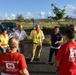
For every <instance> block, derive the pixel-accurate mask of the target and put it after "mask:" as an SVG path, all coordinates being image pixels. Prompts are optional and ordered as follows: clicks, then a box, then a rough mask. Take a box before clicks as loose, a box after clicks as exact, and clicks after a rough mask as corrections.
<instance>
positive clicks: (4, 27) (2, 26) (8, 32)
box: [0, 24, 13, 37]
mask: <svg viewBox="0 0 76 75" xmlns="http://www.w3.org/2000/svg"><path fill="white" fill-rule="evenodd" d="M3 29H6V30H7V34H8V35H9V36H10V37H12V36H13V31H11V30H9V29H7V28H6V26H4V25H3V24H0V34H1V33H2V30H3Z"/></svg>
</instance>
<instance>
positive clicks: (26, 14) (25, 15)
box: [22, 12, 34, 19]
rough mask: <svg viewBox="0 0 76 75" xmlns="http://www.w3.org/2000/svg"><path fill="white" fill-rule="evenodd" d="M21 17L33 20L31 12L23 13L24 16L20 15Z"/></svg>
mask: <svg viewBox="0 0 76 75" xmlns="http://www.w3.org/2000/svg"><path fill="white" fill-rule="evenodd" d="M22 15H23V17H24V18H25V19H30V18H33V17H34V16H33V13H31V12H27V13H24V14H22Z"/></svg>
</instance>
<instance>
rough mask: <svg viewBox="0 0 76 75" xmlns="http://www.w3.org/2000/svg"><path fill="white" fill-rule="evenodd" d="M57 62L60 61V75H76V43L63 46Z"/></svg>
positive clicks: (56, 58)
mask: <svg viewBox="0 0 76 75" xmlns="http://www.w3.org/2000/svg"><path fill="white" fill-rule="evenodd" d="M55 60H57V61H60V67H59V68H58V72H59V74H60V75H76V42H67V43H66V44H64V45H62V46H61V48H60V49H59V51H58V54H57V56H56V57H55Z"/></svg>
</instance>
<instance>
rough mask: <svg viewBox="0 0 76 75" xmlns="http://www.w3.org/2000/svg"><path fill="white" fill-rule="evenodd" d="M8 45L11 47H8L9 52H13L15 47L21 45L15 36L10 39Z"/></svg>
mask: <svg viewBox="0 0 76 75" xmlns="http://www.w3.org/2000/svg"><path fill="white" fill-rule="evenodd" d="M8 45H9V47H8V49H7V51H6V52H7V53H11V51H12V50H13V48H16V47H17V46H18V45H19V40H18V39H16V38H14V37H12V38H10V39H9V41H8Z"/></svg>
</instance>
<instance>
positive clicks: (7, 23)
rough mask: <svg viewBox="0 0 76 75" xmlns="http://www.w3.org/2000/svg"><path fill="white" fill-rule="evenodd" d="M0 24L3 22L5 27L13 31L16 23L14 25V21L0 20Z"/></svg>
mask: <svg viewBox="0 0 76 75" xmlns="http://www.w3.org/2000/svg"><path fill="white" fill-rule="evenodd" d="M2 24H3V25H4V26H5V27H7V28H8V29H9V30H12V31H14V30H15V28H17V25H16V23H14V22H2Z"/></svg>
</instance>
